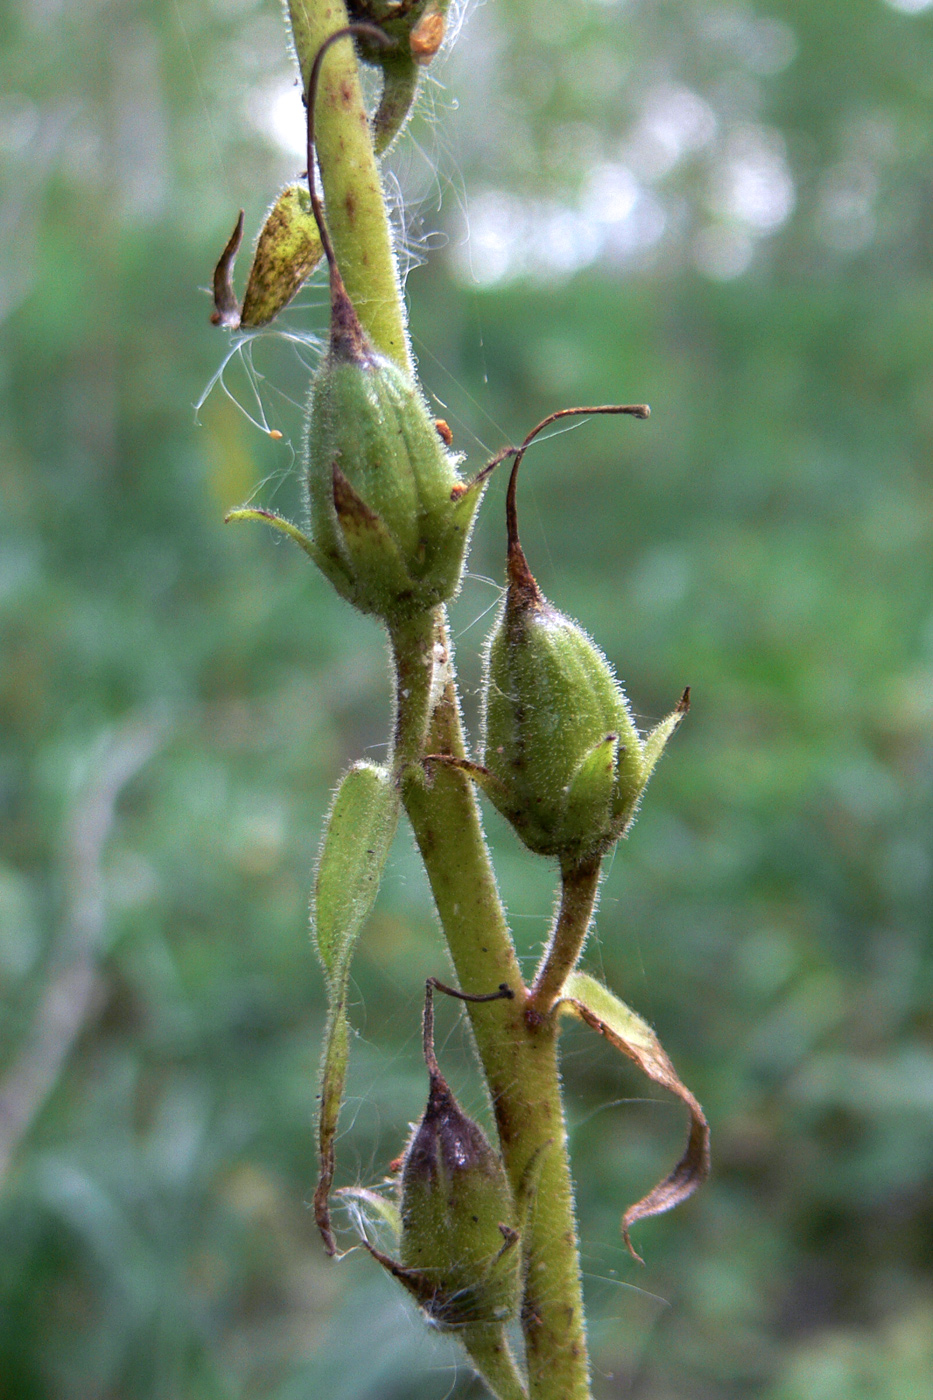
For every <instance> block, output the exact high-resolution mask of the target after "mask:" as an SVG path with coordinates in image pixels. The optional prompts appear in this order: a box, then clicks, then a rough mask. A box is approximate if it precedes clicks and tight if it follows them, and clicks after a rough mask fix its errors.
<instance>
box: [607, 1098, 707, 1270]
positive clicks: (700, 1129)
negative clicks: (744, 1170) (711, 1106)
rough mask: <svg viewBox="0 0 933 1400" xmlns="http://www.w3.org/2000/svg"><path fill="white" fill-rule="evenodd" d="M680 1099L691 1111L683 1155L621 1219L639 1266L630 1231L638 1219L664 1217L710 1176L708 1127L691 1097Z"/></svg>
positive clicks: (628, 1245)
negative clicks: (655, 1216) (662, 1178)
mask: <svg viewBox="0 0 933 1400" xmlns="http://www.w3.org/2000/svg"><path fill="white" fill-rule="evenodd" d="M681 1098H683V1099H684V1102H685V1103H686V1104H687V1105H688V1107H689V1108H690V1136H689V1137H688V1138H687V1146H686V1147H685V1148H684V1152H683V1156H682V1157H681V1159H680V1161H679V1162H678V1163H677V1165H676V1166H675V1167H674V1169H673V1171H671V1172H670V1173H669V1174H668V1175H667V1176H666V1177H665V1178H664V1180H663V1181H659V1182H658V1184H657V1186H655V1188H654V1190H652V1191H649V1192H648V1194H647V1196H643V1197H642V1199H641V1200H640V1201H637V1202H636V1203H635V1205H633V1206H629V1208H628V1210H627V1211H626V1212H625V1214H624V1215H623V1217H622V1239H623V1241H624V1243H625V1247H626V1249H627V1250H628V1252H629V1254H631V1256H632V1258H633V1259H635V1260H637V1262H638V1263H639V1264H644V1262H645V1261H644V1259H642V1257H641V1255H640V1254H639V1253H638V1250H637V1249H636V1248H635V1246H634V1245H633V1244H632V1239H631V1236H630V1234H629V1230H630V1229H631V1227H632V1226H633V1225H634V1224H635V1222H636V1221H637V1220H647V1219H648V1217H649V1216H652V1215H663V1214H664V1212H665V1211H668V1210H673V1209H674V1207H675V1206H679V1205H681V1203H682V1202H683V1201H686V1200H688V1199H689V1198H690V1197H691V1196H692V1195H693V1193H694V1192H695V1191H696V1190H697V1188H698V1187H699V1186H702V1184H703V1182H704V1181H705V1180H706V1178H707V1177H708V1176H709V1170H710V1157H709V1125H708V1124H707V1122H706V1118H705V1117H704V1116H703V1110H702V1109H701V1108H700V1106H699V1104H698V1103H697V1102H696V1099H694V1098H693V1096H692V1094H689V1093H687V1092H682V1093H681Z"/></svg>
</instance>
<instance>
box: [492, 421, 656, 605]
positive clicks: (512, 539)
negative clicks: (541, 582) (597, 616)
mask: <svg viewBox="0 0 933 1400" xmlns="http://www.w3.org/2000/svg"><path fill="white" fill-rule="evenodd" d="M591 413H626V414H628V415H629V416H630V417H632V418H648V417H649V416H650V414H651V409H650V408H649V407H648V405H647V404H646V403H625V404H621V403H620V404H598V405H596V406H595V407H590V408H559V409H558V410H557V412H556V413H549V414H548V416H547V417H546V418H542V420H541V422H540V423H539V424H538V425H537V427H535V428H532V430H531V432H530V433H529V434H528V436H527V437H526V438H525V441H524V442H523V443H522V445H521V447H520V448H519V449H518V451H517V452H515V449H514V448H509V449H508V450H507V452H505V453H502V454H500V456H499V457H498V458H497V459H496V460H497V462H498V461H501V460H502V458H503V457H504V456H510V455H512V453H515V464H514V466H513V467H512V475H511V476H510V477H509V489H508V491H507V493H506V497H505V528H506V532H507V535H508V549H509V553H508V572H509V589H510V594H512V596H513V601H515V602H517V603H520V604H521V605H523V606H526V607H527V606H533V605H535V604H538V603H540V602H541V601H542V594H541V590H540V589H539V588H538V585H537V583H536V581H535V578H534V575H533V574H532V572H531V570H530V569H529V567H528V561H527V560H526V558H525V554H524V550H523V549H522V547H521V544H520V542H519V538H518V514H517V512H516V509H515V488H516V484H517V482H518V469H519V467H520V466H521V464H522V458H523V457H524V455H525V452H526V450H527V449H528V447H529V446H530V445H531V443H532V442H534V440H535V438H536V437H537V436H538V434H539V433H540V432H543V430H544V429H545V428H548V427H550V425H551V424H552V423H556V422H557V420H558V419H559V418H575V417H580V416H581V415H586V414H591ZM492 465H494V464H490V468H491V466H492ZM490 468H487V470H490ZM513 591H514V592H513Z"/></svg>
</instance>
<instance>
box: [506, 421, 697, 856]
mask: <svg viewBox="0 0 933 1400" xmlns="http://www.w3.org/2000/svg"><path fill="white" fill-rule="evenodd" d="M583 411H587V412H594V411H596V412H598V411H602V412H607V411H614V412H635V413H637V414H638V416H641V417H645V416H647V410H646V409H642V408H641V407H640V406H636V407H635V408H628V407H626V408H618V409H602V410H593V409H589V410H565V412H583ZM553 416H559V415H553ZM551 421H552V418H549V419H547V420H545V422H551ZM543 426H544V424H541V425H539V427H538V428H536V429H535V432H534V433H532V434H530V435H529V437H528V438H527V439H526V441H525V443H524V444H523V447H522V449H521V451H520V452H519V454H518V456H517V457H516V461H515V465H514V467H513V470H512V477H511V480H510V482H509V492H508V501H507V519H508V532H509V557H508V575H509V583H508V589H507V592H506V597H505V603H504V605H503V608H502V612H501V613H500V615H499V618H498V619H497V622H496V624H495V626H494V628H493V632H492V635H491V637H490V639H489V642H488V644H487V648H486V667H485V680H484V686H483V717H482V730H483V740H482V742H483V754H482V763H483V766H484V770H485V771H484V773H483V774H482V775H481V776H479V781H481V782H482V784H483V786H484V788H485V790H486V791H487V793H488V795H489V797H490V798H491V800H492V801H493V803H494V804H495V805H496V807H498V809H499V810H500V811H501V812H502V813H503V815H504V816H505V817H507V818H508V820H509V821H510V822H512V824H513V825H514V826H515V828H516V830H517V832H518V834H519V835H520V836H521V838H522V840H523V841H524V842H525V844H526V845H527V846H528V847H529V848H530V849H531V850H533V851H535V852H537V853H538V854H540V855H547V856H558V857H559V858H560V859H561V860H562V861H566V862H571V863H572V862H575V861H578V860H581V859H585V858H586V857H588V856H592V855H598V854H600V853H601V852H603V851H605V850H607V849H608V848H609V847H610V846H611V845H612V844H613V843H614V842H615V841H617V840H618V838H619V837H620V836H621V835H622V834H623V833H624V832H625V830H626V829H627V827H628V826H629V825H630V824H631V822H632V820H633V818H634V815H635V811H636V808H637V806H638V802H639V800H640V798H641V794H642V792H643V791H644V788H645V785H646V784H647V782H648V778H649V777H650V775H651V771H652V769H653V768H654V765H655V763H656V762H657V759H658V758H659V757H660V754H661V751H662V749H663V747H664V744H665V743H666V741H667V739H668V738H669V737H670V734H671V733H673V730H674V729H675V728H676V726H677V724H678V723H679V721H680V719H681V718H682V716H683V714H684V713H685V712H686V708H687V702H688V697H687V693H686V692H685V694H684V696H683V698H682V699H681V702H680V704H679V705H678V707H677V709H676V710H675V711H674V713H673V714H672V715H671V716H669V717H668V719H667V720H665V721H663V722H662V724H661V725H659V726H658V728H657V729H656V730H654V731H653V733H652V734H651V735H649V736H648V738H647V739H646V740H643V739H642V737H641V736H640V734H639V732H638V730H637V728H636V726H635V722H634V719H633V717H632V713H631V709H630V707H629V703H628V700H627V699H626V696H625V693H624V691H623V690H622V687H621V686H620V685H619V682H618V681H617V680H616V677H615V676H614V675H613V673H612V670H611V668H610V666H609V663H608V662H607V660H606V658H605V657H604V656H603V654H602V652H601V651H600V650H599V648H598V647H597V646H596V645H595V644H594V643H593V642H592V641H591V640H590V638H589V637H588V636H587V635H586V633H585V632H584V631H583V629H582V628H581V627H579V626H578V625H577V624H576V623H575V622H572V621H571V619H570V618H568V617H565V616H564V614H563V613H561V612H558V611H557V609H556V608H554V607H552V606H551V604H550V603H549V602H548V601H547V599H546V598H545V597H544V596H543V594H542V593H541V590H540V589H539V587H538V585H537V583H536V582H535V579H534V578H533V576H532V574H531V571H530V569H529V568H528V564H527V561H526V559H525V555H524V553H523V551H522V547H521V544H520V543H519V539H518V527H517V521H516V512H515V485H516V479H517V472H518V468H519V465H520V463H521V459H522V455H523V453H524V449H525V447H527V445H528V443H529V442H530V441H531V440H532V438H533V437H534V436H535V433H537V432H539V431H540V428H541V427H543Z"/></svg>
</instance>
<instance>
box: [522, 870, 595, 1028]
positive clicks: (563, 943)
mask: <svg viewBox="0 0 933 1400" xmlns="http://www.w3.org/2000/svg"><path fill="white" fill-rule="evenodd" d="M601 868H602V858H601V857H600V856H593V857H591V858H590V859H589V860H584V861H579V862H576V863H574V864H572V865H570V864H568V865H566V866H564V867H563V868H562V870H561V896H560V909H559V910H558V914H557V918H556V919H555V921H554V929H553V932H552V933H551V938H550V941H549V943H548V946H547V948H546V949H545V953H544V957H543V958H542V959H541V963H540V966H539V967H538V971H537V972H536V973H535V980H534V983H533V985H532V988H531V996H530V997H529V999H528V1008H527V1012H526V1015H527V1016H528V1018H529V1019H530V1020H531V1019H537V1020H543V1018H544V1017H545V1016H547V1015H548V1013H549V1012H551V1011H552V1010H553V1009H554V1005H555V1003H556V1002H557V1000H558V998H559V997H560V994H561V992H562V990H563V986H564V983H565V982H566V980H567V978H568V977H569V976H570V974H571V972H573V970H574V968H575V967H576V965H577V962H578V960H579V957H580V953H581V952H582V950H583V944H584V942H585V940H586V935H587V931H588V929H589V927H590V920H591V919H592V917H593V907H594V905H595V903H596V892H597V890H598V889H599V876H600V870H601Z"/></svg>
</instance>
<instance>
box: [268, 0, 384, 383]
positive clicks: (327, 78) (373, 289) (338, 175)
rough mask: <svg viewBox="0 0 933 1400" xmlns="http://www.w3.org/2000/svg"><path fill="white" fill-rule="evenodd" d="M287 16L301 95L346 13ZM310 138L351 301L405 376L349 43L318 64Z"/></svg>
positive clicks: (298, 11)
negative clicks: (321, 49)
mask: <svg viewBox="0 0 933 1400" xmlns="http://www.w3.org/2000/svg"><path fill="white" fill-rule="evenodd" d="M288 13H289V19H290V21H291V28H292V37H293V40H294V44H295V52H296V54H297V57H298V62H299V65H300V68H301V77H302V83H303V85H304V88H305V90H306V91H307V86H308V79H309V77H310V74H311V66H312V64H313V63H314V59H315V57H316V55H317V52H318V50H319V49H320V47H321V45H322V44H323V43H324V41H325V39H328V38H329V37H330V35H331V34H334V33H336V31H337V30H338V29H343V28H344V27H345V26H346V25H347V23H348V18H347V9H346V6H345V4H344V3H343V0H289V3H288ZM315 138H316V146H317V153H318V164H319V166H320V170H321V183H322V185H323V187H324V203H325V206H326V209H327V224H328V228H329V229H330V235H331V238H332V239H333V243H334V247H335V248H336V250H337V260H338V262H339V265H340V273H341V276H342V277H343V281H344V285H345V286H346V289H347V292H348V293H349V296H350V300H351V301H352V303H353V305H354V307H355V308H356V313H357V315H358V316H359V318H360V321H361V322H362V324H363V327H364V329H365V330H366V332H367V334H368V335H369V338H370V340H371V341H372V342H373V344H374V345H375V347H376V349H377V350H380V351H381V352H382V353H383V354H384V355H387V356H388V357H389V358H390V359H392V360H394V361H395V362H396V364H398V365H400V366H401V367H402V369H405V370H410V369H411V354H410V350H409V345H408V334H407V331H406V325H405V307H404V301H403V299H402V292H401V287H400V286H399V280H398V270H397V268H396V263H395V256H394V253H393V251H392V235H391V231H390V228H389V220H388V217H387V215H386V208H385V201H384V200H383V197H382V184H381V181H380V179H379V169H378V166H377V165H376V156H375V152H374V150H373V141H372V134H371V132H370V126H369V118H368V116H367V114H366V107H365V105H364V103H363V94H362V91H361V89H360V79H359V71H358V66H357V61H356V53H355V51H354V47H353V40H352V39H349V38H348V39H346V40H344V41H341V42H339V43H336V44H334V46H333V48H332V50H331V52H330V53H329V54H328V55H327V57H326V59H325V60H324V64H323V67H322V69H321V77H320V82H319V84H318V94H317V105H316V110H315Z"/></svg>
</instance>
